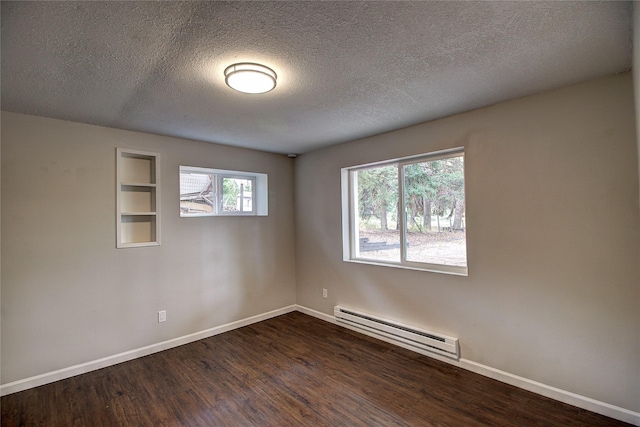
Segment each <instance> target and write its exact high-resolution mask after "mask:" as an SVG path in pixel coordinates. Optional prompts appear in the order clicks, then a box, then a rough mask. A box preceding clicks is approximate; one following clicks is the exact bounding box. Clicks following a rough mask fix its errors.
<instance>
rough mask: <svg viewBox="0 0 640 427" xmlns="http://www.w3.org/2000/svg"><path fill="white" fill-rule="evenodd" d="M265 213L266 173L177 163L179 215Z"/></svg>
mask: <svg viewBox="0 0 640 427" xmlns="http://www.w3.org/2000/svg"><path fill="white" fill-rule="evenodd" d="M213 215H267V175H266V174H262V173H253V172H239V171H228V170H220V169H205V168H196V167H191V166H180V216H187V217H188V216H213Z"/></svg>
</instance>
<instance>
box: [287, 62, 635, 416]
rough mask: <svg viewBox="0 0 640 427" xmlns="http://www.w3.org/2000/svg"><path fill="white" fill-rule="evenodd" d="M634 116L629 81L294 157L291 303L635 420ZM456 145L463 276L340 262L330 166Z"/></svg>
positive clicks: (613, 80) (334, 170)
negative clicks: (342, 310) (389, 326)
mask: <svg viewBox="0 0 640 427" xmlns="http://www.w3.org/2000/svg"><path fill="white" fill-rule="evenodd" d="M633 102H634V100H633V88H632V79H631V74H630V73H625V74H622V75H617V76H613V77H609V78H604V79H600V80H596V81H592V82H588V83H584V84H580V85H576V86H571V87H567V88H563V89H560V90H555V91H551V92H547V93H543V94H539V95H535V96H530V97H526V98H521V99H517V100H513V101H510V102H505V103H502V104H498V105H495V106H493V107H489V108H484V109H480V110H476V111H473V112H469V113H465V114H461V115H457V116H453V117H449V118H445V119H442V120H437V121H434V122H430V123H425V124H422V125H418V126H414V127H410V128H407V129H402V130H398V131H394V132H390V133H387V134H382V135H378V136H375V137H371V138H366V139H363V140H358V141H354V142H350V143H346V144H343V145H339V146H334V147H330V148H327V149H323V150H319V151H315V152H312V153H309V154H305V155H303V156H300V157H298V159H297V160H296V168H295V182H296V188H295V204H296V254H297V257H296V279H297V280H296V283H297V303H298V304H300V305H303V306H306V307H309V308H312V309H315V310H318V311H321V312H323V313H326V314H331V313H332V308H333V306H334V305H336V304H340V305H344V306H346V307H350V308H353V309H359V310H361V311H364V312H368V313H372V314H377V315H381V316H385V317H387V318H390V319H395V320H398V321H401V322H404V323H408V324H411V325H415V326H418V327H423V328H426V329H431V330H435V331H438V332H442V333H446V334H450V335H453V336H457V337H459V339H460V343H461V351H462V357H463V358H465V359H468V360H471V361H475V362H477V363H481V364H484V365H488V366H490V367H494V368H496V369H500V370H502V371H506V372H509V373H511V374H515V375H519V376H522V377H525V378H528V379H530V380H534V381H539V382H541V383H544V384H547V385H550V386H554V387H558V388H560V389H563V390H566V391H570V392H574V393H577V394H580V395H583V396H587V397H590V398H593V399H597V400H600V401H604V402H607V403H610V404H613V405H616V406H620V407H622V408H626V409H629V410H632V411H640V400H639V399H638V396H640V369H638V367H639V366H640V334H639V333H638V327H639V325H640V278H639V269H638V259H639V252H638V244H639V242H638V240H639V239H638V229H639V226H640V224H639V219H638V163H637V161H636V141H635V120H634V110H633ZM456 146H464V147H465V153H466V157H465V164H466V190H467V196H466V200H467V224H468V259H469V261H468V262H469V276H468V277H459V276H451V275H446V274H438V273H429V272H420V271H412V270H399V269H395V268H388V267H378V266H371V265H361V264H355V263H347V262H343V261H342V247H341V242H342V239H341V205H340V168H342V167H346V166H353V165H357V164H363V163H368V162H375V161H378V160H384V159H390V158H396V157H400V156H407V155H415V154H419V153H426V152H430V151H434V150H440V149H444V148H449V147H456ZM322 288H327V289H328V291H329V298H328V299H323V298H322Z"/></svg>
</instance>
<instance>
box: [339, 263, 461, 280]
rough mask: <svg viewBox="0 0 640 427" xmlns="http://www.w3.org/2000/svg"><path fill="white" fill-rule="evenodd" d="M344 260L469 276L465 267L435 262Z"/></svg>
mask: <svg viewBox="0 0 640 427" xmlns="http://www.w3.org/2000/svg"><path fill="white" fill-rule="evenodd" d="M343 261H345V262H352V263H355V264H369V265H377V266H379V267H393V268H402V269H405V270H416V271H427V272H430V273H442V274H451V275H453V276H464V277H467V276H469V271H468V268H467V267H452V266H447V265H437V264H425V265H424V266H421V265H415V264H414V265H411V264H400V263H395V262H382V261H376V260H368V259H343Z"/></svg>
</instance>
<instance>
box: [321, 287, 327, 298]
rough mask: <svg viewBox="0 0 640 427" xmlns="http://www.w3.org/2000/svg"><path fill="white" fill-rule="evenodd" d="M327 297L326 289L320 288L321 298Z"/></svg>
mask: <svg viewBox="0 0 640 427" xmlns="http://www.w3.org/2000/svg"><path fill="white" fill-rule="evenodd" d="M326 297H327V290H326V289H323V290H322V298H326Z"/></svg>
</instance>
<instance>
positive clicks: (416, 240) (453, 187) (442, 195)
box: [403, 156, 467, 267]
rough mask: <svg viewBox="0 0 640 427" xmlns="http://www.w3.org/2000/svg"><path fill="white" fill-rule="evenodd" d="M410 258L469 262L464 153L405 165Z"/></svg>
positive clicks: (460, 264)
mask: <svg viewBox="0 0 640 427" xmlns="http://www.w3.org/2000/svg"><path fill="white" fill-rule="evenodd" d="M403 174H404V182H403V190H404V204H405V215H406V224H405V227H406V237H407V239H406V240H407V241H406V247H405V250H406V260H407V261H412V262H422V263H429V264H442V265H451V266H459V267H465V266H466V265H467V247H466V235H465V234H466V226H465V216H464V214H465V202H464V157H463V156H456V157H449V158H445V159H440V160H432V161H424V162H420V163H413V164H408V165H404V166H403Z"/></svg>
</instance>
